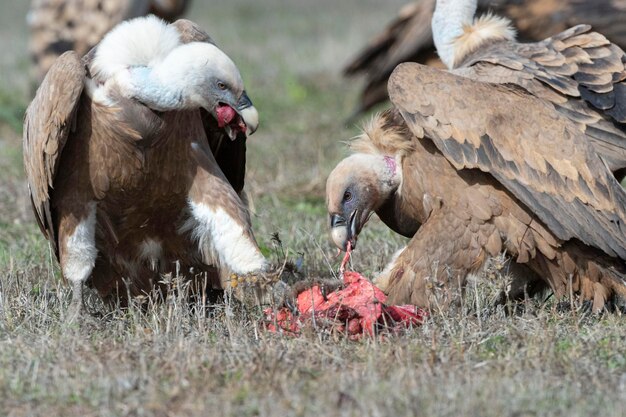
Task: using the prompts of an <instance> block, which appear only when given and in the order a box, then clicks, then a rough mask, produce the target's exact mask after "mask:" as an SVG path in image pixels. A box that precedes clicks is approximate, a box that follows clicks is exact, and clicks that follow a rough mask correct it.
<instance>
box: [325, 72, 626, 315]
mask: <svg viewBox="0 0 626 417" xmlns="http://www.w3.org/2000/svg"><path fill="white" fill-rule="evenodd" d="M389 92H390V99H391V102H392V103H393V104H394V106H395V107H394V108H392V109H390V110H388V111H386V112H384V113H382V114H380V115H377V116H376V117H375V118H374V119H373V121H372V122H371V123H370V125H369V126H367V127H366V128H365V131H364V133H363V134H362V135H361V136H360V137H359V138H358V139H357V140H356V141H354V142H353V143H352V150H353V154H352V155H351V156H349V157H348V158H346V159H344V160H343V161H341V162H340V163H339V164H338V165H337V167H336V168H335V169H334V170H333V171H332V173H331V174H330V176H329V178H328V182H327V186H326V193H327V205H328V212H329V216H330V226H331V237H332V240H333V242H334V243H335V244H336V245H337V246H338V247H339V248H341V249H344V250H345V249H346V248H347V249H350V248H351V247H354V246H355V245H356V243H357V237H358V235H359V233H360V232H361V229H362V228H363V227H364V225H365V223H366V221H367V219H368V218H369V216H370V215H371V214H372V213H376V214H377V215H378V216H379V217H380V219H381V220H382V221H383V222H384V223H385V224H387V225H388V226H389V227H390V228H391V229H393V230H394V231H396V232H398V233H400V234H402V235H404V236H408V237H411V240H410V242H409V244H408V246H407V247H406V248H405V249H403V250H402V251H401V252H400V253H399V254H398V255H397V256H396V257H395V258H394V259H393V260H392V262H391V263H390V264H389V266H388V267H387V268H386V269H385V271H384V272H383V273H382V274H381V275H380V276H379V277H378V278H377V284H378V285H379V286H380V287H381V288H382V289H383V290H384V291H385V292H386V293H387V294H388V295H389V297H390V300H389V302H390V303H413V304H417V305H419V306H429V305H430V304H431V303H432V302H433V298H432V297H433V296H439V295H440V294H435V295H434V294H433V293H432V292H431V291H432V289H433V288H444V289H449V288H451V287H453V286H454V285H456V283H463V282H464V281H465V279H466V277H467V275H468V274H469V273H470V272H474V271H478V270H480V268H481V267H482V266H483V265H484V264H485V262H486V260H487V259H488V258H489V257H492V256H496V255H499V254H500V253H502V252H505V253H506V254H507V255H508V256H509V257H511V258H512V261H513V262H514V263H515V264H516V265H521V266H523V267H524V268H526V269H527V270H528V273H527V274H524V276H525V279H526V280H528V282H527V283H526V284H529V285H530V284H532V285H533V287H534V288H540V287H541V286H548V287H549V288H551V289H552V291H553V292H554V293H555V294H556V296H557V297H562V296H565V295H569V294H570V293H576V294H579V295H580V296H581V297H582V298H583V299H585V300H592V301H593V307H594V309H595V310H599V309H602V308H603V306H604V305H605V302H606V301H607V300H609V299H611V298H612V297H614V296H621V297H624V296H626V192H625V190H624V189H622V188H621V187H620V185H619V183H618V182H617V181H616V180H615V178H614V176H613V175H612V174H611V171H610V170H609V168H608V167H607V165H606V164H605V162H604V161H603V160H602V158H601V157H600V156H598V154H597V153H596V152H595V150H594V148H593V146H592V144H591V143H590V141H589V140H588V138H587V137H586V136H585V135H584V133H583V132H582V131H581V130H580V129H579V127H578V126H576V125H575V124H574V123H573V122H572V121H571V120H569V119H568V118H566V117H564V116H563V115H562V114H560V113H559V112H558V111H556V110H555V109H554V107H553V106H552V105H550V104H549V103H546V102H543V101H542V100H539V99H537V98H536V97H533V96H532V95H530V94H529V93H527V92H526V91H524V90H523V89H521V88H518V87H516V86H511V85H506V86H505V85H497V84H489V83H482V82H478V81H474V80H471V79H468V78H465V77H461V76H458V75H454V74H451V73H448V72H445V71H441V70H437V69H433V68H430V67H426V66H422V65H419V64H401V65H399V66H398V68H396V70H395V71H394V73H393V74H392V76H391V78H390V81H389ZM535 284H537V285H535ZM519 288H523V286H519ZM446 294H447V293H444V298H438V301H437V302H439V303H444V304H445V303H447V302H449V301H451V299H452V297H451V296H447V295H446ZM446 297H447V298H446Z"/></svg>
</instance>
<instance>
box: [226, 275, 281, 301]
mask: <svg viewBox="0 0 626 417" xmlns="http://www.w3.org/2000/svg"><path fill="white" fill-rule="evenodd" d="M281 272H282V271H281V270H270V271H259V272H254V273H250V274H244V275H239V274H235V273H233V274H231V275H230V289H231V290H232V294H233V295H234V296H235V298H236V299H237V300H239V301H240V302H241V303H243V304H244V305H246V306H259V305H267V304H269V305H282V304H283V303H284V301H285V299H286V297H288V295H289V294H290V293H291V289H290V287H289V285H287V284H286V283H285V282H283V281H281V280H280V277H281Z"/></svg>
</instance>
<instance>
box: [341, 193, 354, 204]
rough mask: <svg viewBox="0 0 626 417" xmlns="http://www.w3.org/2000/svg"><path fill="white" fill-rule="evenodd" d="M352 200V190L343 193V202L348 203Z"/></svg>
mask: <svg viewBox="0 0 626 417" xmlns="http://www.w3.org/2000/svg"><path fill="white" fill-rule="evenodd" d="M350 200H352V193H351V192H350V191H346V192H345V193H343V202H344V203H347V202H348V201H350Z"/></svg>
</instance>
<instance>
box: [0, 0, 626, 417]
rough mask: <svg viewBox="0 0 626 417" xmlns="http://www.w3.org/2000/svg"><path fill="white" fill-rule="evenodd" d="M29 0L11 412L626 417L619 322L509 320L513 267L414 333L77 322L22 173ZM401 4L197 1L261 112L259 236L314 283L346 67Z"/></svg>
mask: <svg viewBox="0 0 626 417" xmlns="http://www.w3.org/2000/svg"><path fill="white" fill-rule="evenodd" d="M23 3H24V4H23ZM25 3H27V2H25V1H23V2H14V3H11V6H7V5H5V6H3V10H2V13H1V14H0V53H1V54H2V56H3V60H2V61H1V62H0V76H1V77H2V78H1V83H0V415H3V416H4V415H7V416H31V415H47V416H53V415H60V416H61V415H62V416H153V415H154V416H213V415H223V416H282V415H285V416H287V415H294V416H305V415H306V416H308V415H325V416H326V415H327V416H335V415H336V416H344V415H345V416H351V415H367V416H370V415H371V416H383V415H444V416H464V415H467V416H474V415H476V416H504V415H510V416H520V417H521V416H551V415H567V416H590V415H598V416H623V415H626V402H625V400H624V399H625V398H626V348H625V346H626V324H625V322H624V319H623V317H622V316H620V315H617V314H613V315H605V316H600V317H596V316H589V315H587V314H585V313H584V312H583V311H581V310H578V309H574V310H571V309H560V308H558V307H559V306H558V305H556V304H555V303H554V302H553V301H552V300H550V301H548V302H547V303H543V304H542V303H539V302H529V303H528V304H527V305H524V306H520V307H519V308H518V309H517V311H516V313H515V314H512V315H508V316H507V315H505V314H504V312H503V311H502V310H498V309H492V308H490V301H491V299H492V297H493V294H495V293H496V292H497V290H498V289H499V288H501V287H502V285H503V281H502V279H499V278H496V279H492V278H488V277H482V278H481V279H479V280H477V281H475V282H472V283H471V284H470V286H469V288H468V291H467V292H466V297H465V299H464V300H463V305H462V307H461V308H460V309H458V310H456V311H454V312H448V313H443V314H442V313H437V314H434V315H433V316H432V317H431V318H430V319H429V320H428V321H427V323H426V324H425V325H424V326H422V327H420V328H416V329H411V330H409V331H407V332H406V334H402V335H397V336H392V337H388V338H386V339H377V340H363V341H360V342H350V341H347V340H344V339H342V338H338V337H336V336H332V335H328V334H324V333H319V332H310V333H307V334H305V335H304V336H303V337H301V338H298V339H293V338H289V337H281V336H276V335H270V334H267V333H265V332H263V330H262V329H261V328H259V325H258V323H259V318H260V313H259V312H258V311H242V310H241V309H240V308H238V307H237V306H235V305H232V304H231V303H228V302H227V303H225V304H219V305H216V306H212V307H210V308H209V307H206V306H203V305H201V304H195V305H189V304H188V303H186V302H184V301H183V300H182V299H180V298H176V297H173V298H171V299H168V300H167V302H165V303H163V304H159V305H153V306H150V307H149V308H148V309H147V310H146V311H139V310H137V309H135V308H130V309H129V310H124V311H122V310H119V309H113V310H110V309H107V308H104V307H103V306H101V305H100V304H99V303H98V300H97V298H95V297H91V299H90V302H89V304H90V306H91V309H92V310H94V311H97V312H99V313H100V314H101V315H103V317H102V318H101V319H98V320H97V321H96V322H95V323H93V324H92V325H90V326H85V327H82V328H77V327H67V326H65V325H64V324H63V323H64V318H65V311H66V309H67V305H68V302H69V297H70V293H69V290H68V289H67V288H66V287H65V286H63V285H62V284H61V283H60V281H59V279H58V268H57V267H56V265H55V264H54V262H52V261H51V256H50V252H49V248H48V246H47V244H46V242H45V241H44V240H43V239H42V237H41V236H40V233H39V231H38V229H37V226H36V225H35V223H34V222H33V218H32V215H31V213H30V207H29V201H28V196H27V192H26V186H25V182H24V175H23V173H22V166H21V153H20V146H21V144H20V140H19V131H18V129H19V124H20V118H21V113H22V111H23V109H24V107H25V104H26V102H27V100H28V90H29V88H28V85H29V79H28V65H29V64H28V58H27V56H26V53H25V52H24V51H25V49H24V48H25V44H26V35H27V34H26V30H25V27H24V25H23V22H24V15H25V11H26V4H25ZM400 3H402V2H401V1H399V0H398V1H395V0H394V1H386V2H384V5H383V2H380V1H378V0H344V1H341V2H335V1H331V0H322V1H316V2H312V1H305V0H297V1H296V0H293V1H291V2H287V1H284V0H282V1H281V0H269V1H264V2H263V3H262V4H261V2H254V1H244V0H235V1H233V0H231V1H224V0H211V1H210V2H208V1H207V2H201V1H199V0H197V1H195V2H194V7H193V8H192V10H191V12H190V17H191V18H192V19H193V20H196V21H198V22H200V23H201V24H202V25H203V26H204V27H206V28H207V29H208V30H209V32H210V33H211V34H212V35H214V37H215V39H216V40H217V41H218V43H219V44H220V45H221V46H222V48H223V49H225V50H226V51H227V52H228V53H229V54H230V55H231V56H232V57H233V58H234V60H235V61H236V62H237V63H238V65H239V67H240V68H241V70H242V73H243V75H244V79H245V80H246V84H247V89H248V91H249V92H250V95H251V96H252V99H253V100H254V101H255V104H256V105H257V107H258V108H259V111H260V112H261V117H262V127H261V129H260V130H259V131H258V132H257V133H256V134H255V135H254V136H253V137H252V138H251V140H250V151H249V152H250V153H249V155H250V156H249V179H248V184H249V186H250V190H251V191H252V194H253V196H254V202H255V206H256V213H257V214H256V215H255V217H254V227H255V232H256V235H257V237H258V239H259V241H260V244H261V245H262V247H263V248H264V251H265V252H267V253H269V254H270V256H272V257H273V258H274V259H279V258H280V256H281V255H279V253H278V252H279V251H277V250H276V248H275V247H274V246H273V244H272V240H271V236H272V234H273V233H279V235H280V237H281V239H282V241H283V245H284V248H285V249H286V250H287V251H288V253H289V256H290V257H292V258H296V257H299V256H302V257H303V258H304V263H305V266H306V268H307V271H308V272H309V274H311V275H321V276H331V275H332V273H333V271H334V270H335V269H336V267H337V265H338V259H337V258H335V257H334V251H333V249H332V248H331V246H330V244H329V243H328V238H327V233H326V214H325V209H324V204H323V185H324V181H325V176H326V174H327V173H328V172H329V170H330V169H331V167H332V166H333V165H334V164H335V163H336V162H337V161H338V160H339V159H341V157H342V156H343V155H344V152H345V151H344V147H343V145H342V144H341V143H340V141H341V140H345V139H347V138H349V137H351V136H352V135H354V134H355V133H356V132H357V130H356V129H355V128H353V127H347V128H346V127H344V126H343V123H342V120H343V118H344V117H345V116H346V115H347V114H349V111H350V107H351V105H352V103H353V100H354V99H355V96H356V90H355V88H356V84H355V83H352V82H346V81H344V80H342V79H341V78H340V77H339V75H338V74H339V69H340V67H341V64H342V63H344V62H345V61H346V59H347V57H348V56H349V55H350V54H351V53H353V52H354V51H355V50H356V49H357V48H359V47H360V46H361V45H362V44H363V42H364V41H365V40H366V39H367V38H368V36H369V35H371V34H372V33H373V32H375V31H376V30H377V29H378V28H380V27H381V26H382V25H383V24H384V23H385V22H386V21H387V20H388V18H389V17H390V16H391V15H392V14H393V13H394V12H395V10H396V8H397V6H398V5H399V4H400ZM402 244H403V239H401V238H398V237H395V236H393V235H392V233H391V232H389V231H388V230H386V229H385V227H384V226H382V225H381V224H380V222H377V221H373V222H372V224H371V225H370V226H369V228H368V230H367V231H366V232H365V234H364V235H363V237H362V239H361V240H360V247H359V250H358V251H357V252H355V254H354V263H353V267H354V268H355V269H356V270H359V271H362V272H365V273H367V274H368V275H372V274H373V273H374V272H375V271H376V270H378V269H380V268H381V267H382V266H383V265H384V264H385V262H386V260H387V259H388V258H389V256H390V255H391V253H393V252H394V251H395V250H396V249H397V248H399V247H400V246H401V245H402ZM474 285H476V286H474Z"/></svg>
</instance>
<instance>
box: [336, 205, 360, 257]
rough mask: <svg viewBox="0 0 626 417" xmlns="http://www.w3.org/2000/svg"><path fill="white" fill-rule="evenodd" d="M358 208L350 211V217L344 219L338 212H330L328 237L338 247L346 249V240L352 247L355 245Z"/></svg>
mask: <svg viewBox="0 0 626 417" xmlns="http://www.w3.org/2000/svg"><path fill="white" fill-rule="evenodd" d="M357 214H358V209H356V210H354V211H353V212H352V213H350V218H349V219H348V220H347V221H346V219H345V218H344V217H343V216H341V215H339V214H332V215H331V216H330V237H331V239H332V241H333V243H334V244H335V246H337V247H338V248H339V249H341V250H342V251H346V250H347V248H348V242H350V247H351V248H352V249H354V248H355V247H356V241H357V236H358V234H359V225H358V221H359V216H358V215H357Z"/></svg>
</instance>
